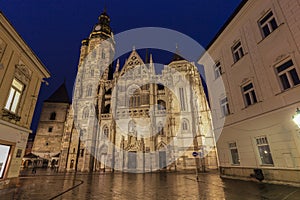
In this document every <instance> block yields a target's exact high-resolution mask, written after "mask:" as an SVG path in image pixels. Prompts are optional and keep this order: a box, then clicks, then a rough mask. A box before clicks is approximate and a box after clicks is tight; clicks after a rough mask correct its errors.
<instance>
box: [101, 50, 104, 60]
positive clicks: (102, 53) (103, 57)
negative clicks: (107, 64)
mask: <svg viewBox="0 0 300 200" xmlns="http://www.w3.org/2000/svg"><path fill="white" fill-rule="evenodd" d="M101 56H102V59H105V52H104V50H102V55H101Z"/></svg>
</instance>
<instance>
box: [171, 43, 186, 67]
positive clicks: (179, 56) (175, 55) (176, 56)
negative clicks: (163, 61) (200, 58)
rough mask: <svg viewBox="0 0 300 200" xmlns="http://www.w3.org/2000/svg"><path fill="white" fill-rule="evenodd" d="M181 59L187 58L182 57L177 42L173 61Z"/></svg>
mask: <svg viewBox="0 0 300 200" xmlns="http://www.w3.org/2000/svg"><path fill="white" fill-rule="evenodd" d="M180 60H185V59H184V58H183V57H181V55H180V53H179V49H178V44H177V43H176V51H175V53H174V55H173V59H172V61H171V62H173V61H180Z"/></svg>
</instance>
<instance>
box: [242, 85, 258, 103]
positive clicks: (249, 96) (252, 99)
mask: <svg viewBox="0 0 300 200" xmlns="http://www.w3.org/2000/svg"><path fill="white" fill-rule="evenodd" d="M243 95H244V100H245V104H246V106H250V105H252V104H255V103H257V98H256V94H255V91H254V87H253V84H252V83H249V84H247V85H245V86H243Z"/></svg>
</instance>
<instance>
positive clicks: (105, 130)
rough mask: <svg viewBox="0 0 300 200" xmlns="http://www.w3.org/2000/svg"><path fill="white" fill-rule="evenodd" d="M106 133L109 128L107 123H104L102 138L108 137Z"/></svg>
mask: <svg viewBox="0 0 300 200" xmlns="http://www.w3.org/2000/svg"><path fill="white" fill-rule="evenodd" d="M108 135H109V128H108V126H107V125H105V126H104V127H103V138H108Z"/></svg>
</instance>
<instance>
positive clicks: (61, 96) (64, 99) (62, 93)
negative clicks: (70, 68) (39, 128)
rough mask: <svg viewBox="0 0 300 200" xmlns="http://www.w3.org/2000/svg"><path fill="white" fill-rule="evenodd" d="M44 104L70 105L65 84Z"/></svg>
mask: <svg viewBox="0 0 300 200" xmlns="http://www.w3.org/2000/svg"><path fill="white" fill-rule="evenodd" d="M45 102H54V103H70V102H71V101H70V99H69V95H68V91H67V88H66V84H65V83H63V84H62V85H61V86H60V87H59V88H58V89H57V90H56V91H55V92H54V93H53V94H52V95H51V96H50V97H49V98H48V99H47V100H45Z"/></svg>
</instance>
